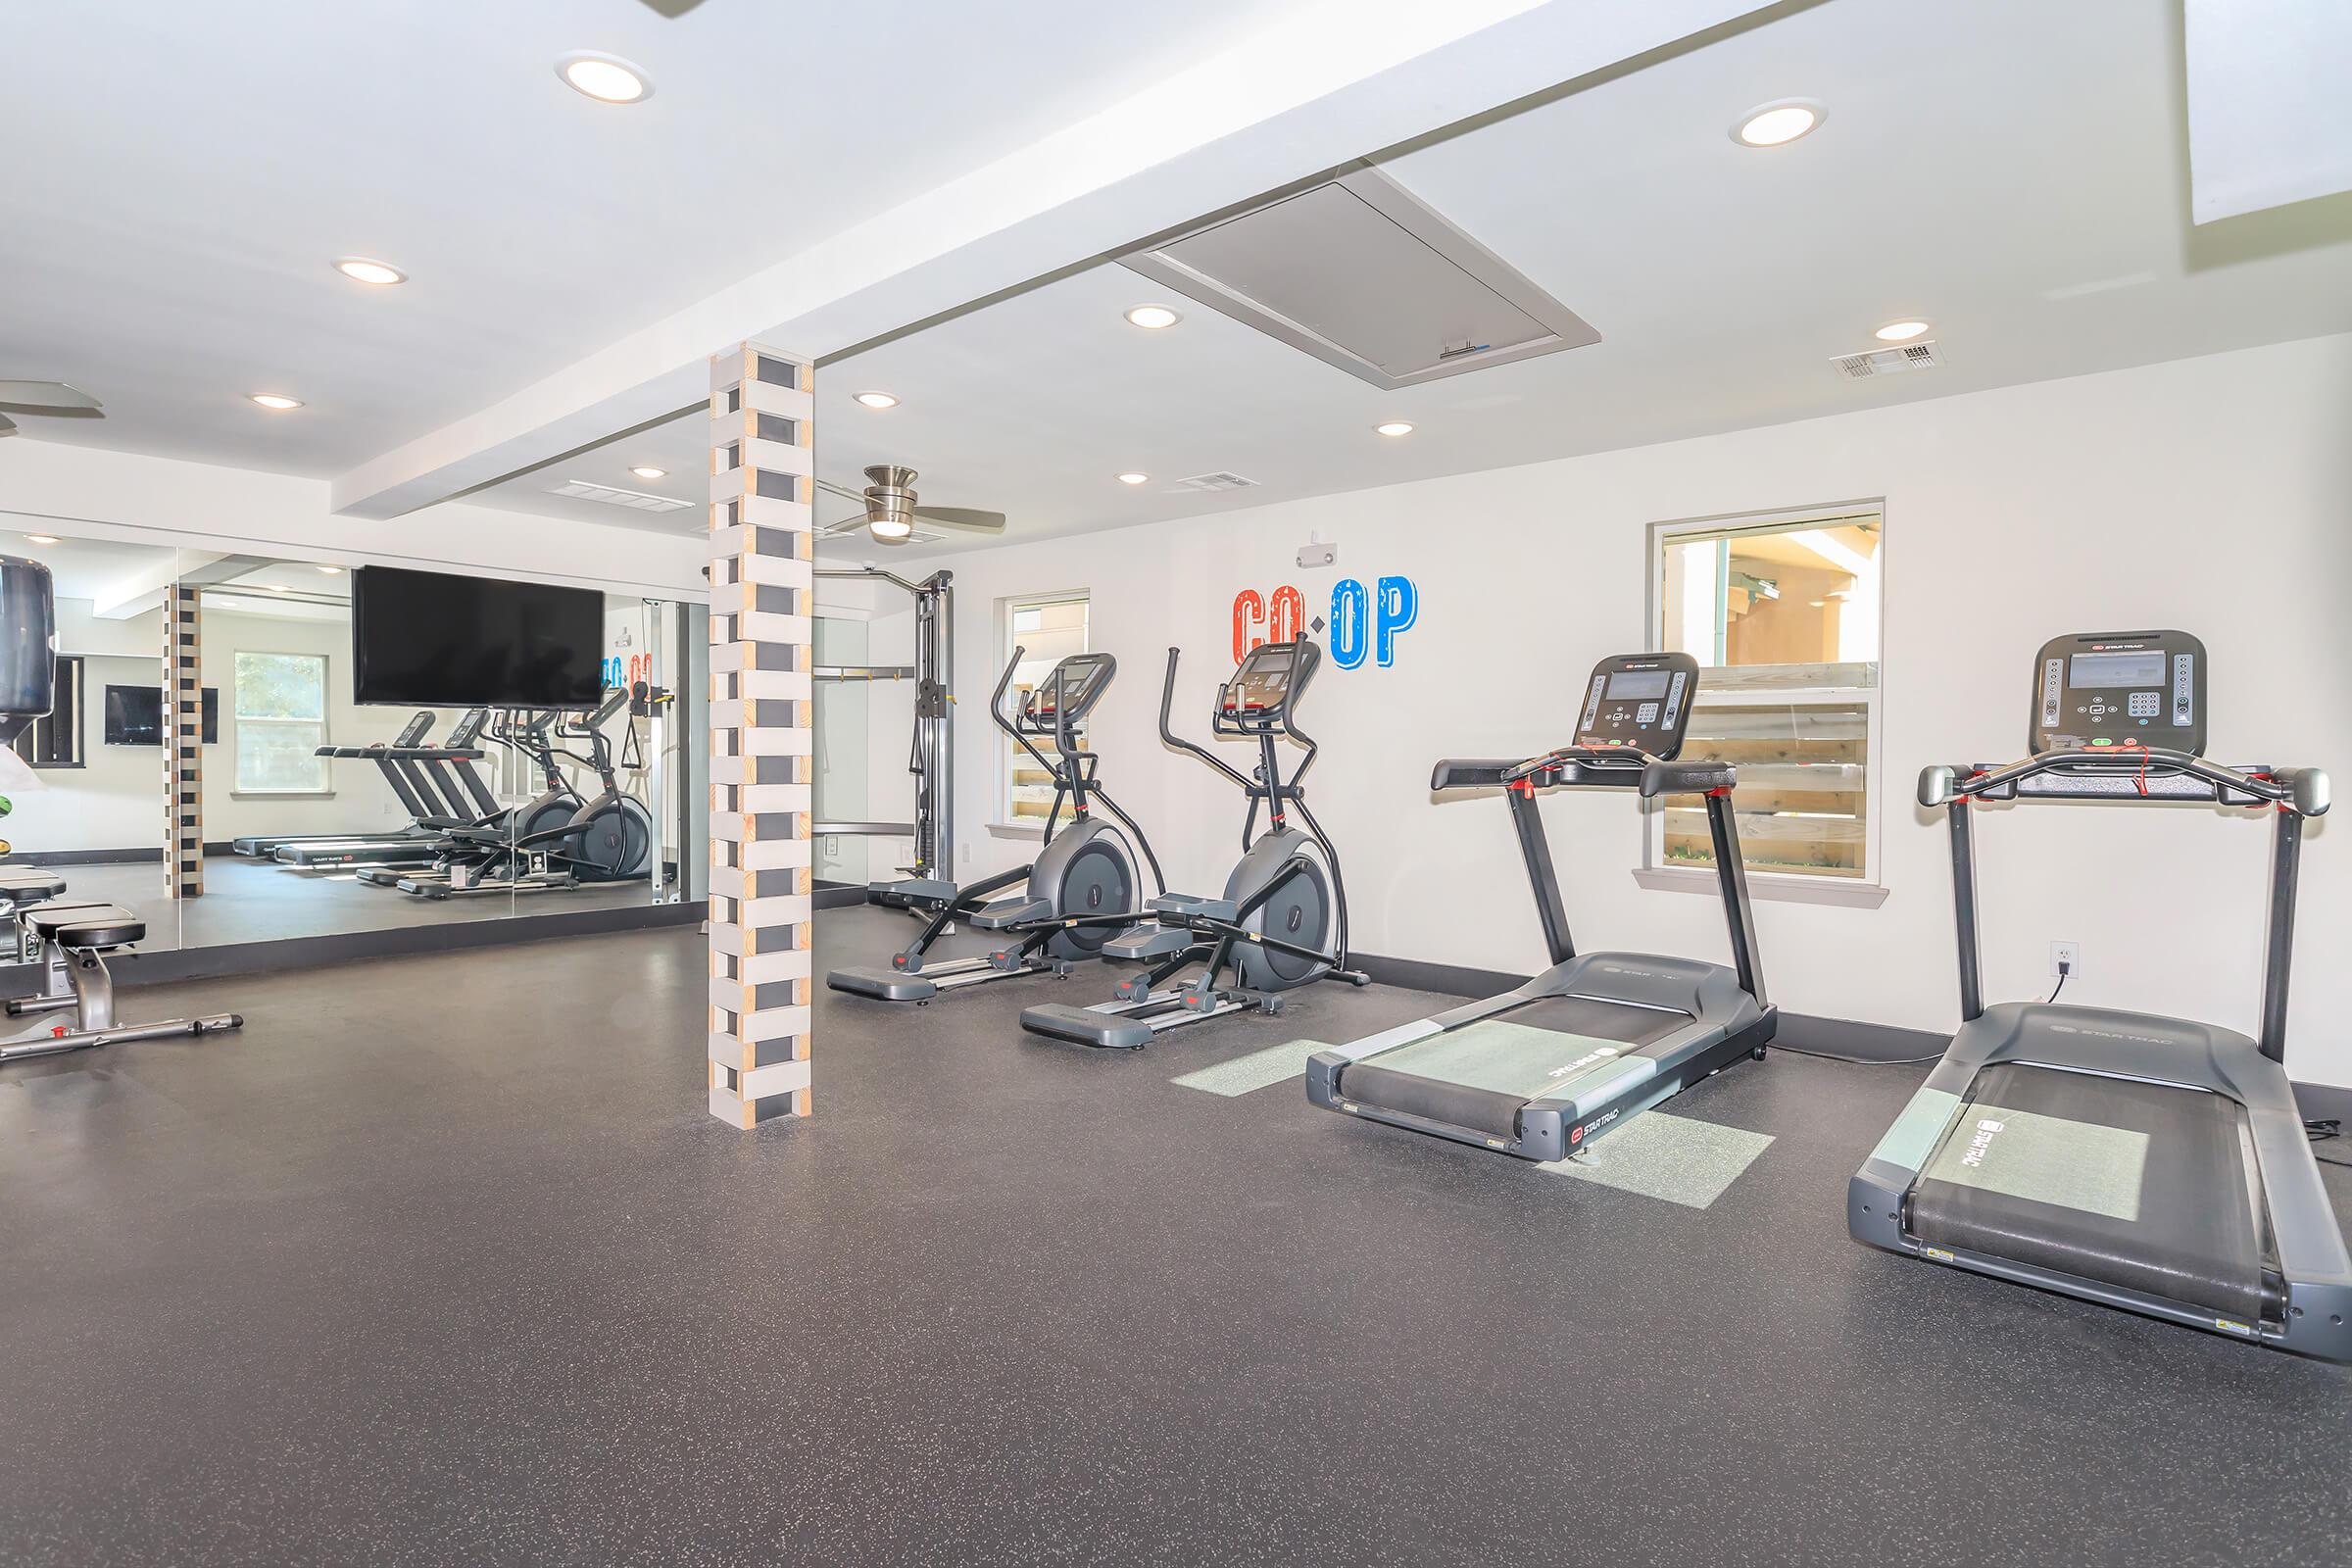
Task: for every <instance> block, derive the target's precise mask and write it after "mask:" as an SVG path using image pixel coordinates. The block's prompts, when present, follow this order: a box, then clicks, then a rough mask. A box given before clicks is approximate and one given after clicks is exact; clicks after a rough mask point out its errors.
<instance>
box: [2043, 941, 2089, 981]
mask: <svg viewBox="0 0 2352 1568" xmlns="http://www.w3.org/2000/svg"><path fill="white" fill-rule="evenodd" d="M2062 964H2063V965H2064V966H2065V967H2064V968H2063V969H2061V968H2060V965H2062ZM2062 976H2063V977H2065V978H2068V979H2074V980H2080V979H2082V943H2080V942H2053V943H2051V944H2050V978H2051V979H2053V980H2056V979H2059V978H2061V977H2062Z"/></svg>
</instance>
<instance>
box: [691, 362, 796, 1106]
mask: <svg viewBox="0 0 2352 1568" xmlns="http://www.w3.org/2000/svg"><path fill="white" fill-rule="evenodd" d="M811 390H812V378H811V372H810V368H809V364H808V362H807V361H806V360H803V359H800V358H797V357H795V356H792V355H788V354H779V353H777V352H776V351H775V350H773V349H767V348H762V347H760V345H759V344H756V343H745V344H743V345H741V346H739V347H737V348H735V349H732V350H730V351H729V352H727V353H725V354H721V355H718V356H716V357H714V358H713V359H712V360H711V1035H710V1039H711V1114H712V1115H713V1116H717V1117H719V1118H720V1119H721V1120H724V1121H727V1122H731V1123H733V1124H734V1125H736V1126H738V1127H755V1126H758V1125H759V1124H760V1123H761V1122H763V1121H766V1120H769V1119H770V1118H772V1117H776V1116H787V1115H789V1116H806V1115H808V1114H809V1112H810V1110H811V1109H812V1108H813V1105H812V1101H811V1098H810V1095H811V1091H810V1063H809V985H810V978H811V977H810V970H809V960H810V950H811V948H812V947H813V946H814V943H815V927H814V925H813V924H812V923H811V916H812V914H813V912H814V909H813V903H814V901H813V898H812V891H813V890H812V888H811V885H810V878H811V875H812V870H811V860H810V855H809V817H810V814H811V812H812V811H813V810H814V809H815V784H814V779H815V746H814V736H815V731H814V729H813V727H812V726H813V722H814V718H815V712H814V703H813V698H814V686H813V682H812V680H811V678H810V675H809V669H810V666H811V664H812V663H813V662H814V657H813V656H814V650H813V648H812V646H811V634H812V631H813V628H814V625H815V621H814V618H813V615H812V613H811V612H812V609H813V604H812V596H813V592H814V589H815V564H814V562H813V561H812V559H811V552H812V548H813V534H812V525H813V520H814V519H813V515H812V508H811V506H810V501H811V496H810V491H811V489H812V487H813V484H814V474H815V469H814V465H813V463H812V462H811V446H810V432H809V415H810V413H811V412H812V408H813V400H812V398H811V396H810V392H811Z"/></svg>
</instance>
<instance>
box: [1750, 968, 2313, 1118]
mask: <svg viewBox="0 0 2352 1568" xmlns="http://www.w3.org/2000/svg"><path fill="white" fill-rule="evenodd" d="M2074 972H2075V966H2074V964H2072V963H2071V962H2069V961H2068V960H2066V959H2064V958H2061V959H2059V960H2058V983H2057V984H2056V985H2054V986H2052V987H2050V994H2049V996H2048V997H2046V998H2044V999H2043V1000H2044V1002H2045V1003H2048V1002H2056V1001H2057V1000H2058V993H2059V992H2061V991H2064V990H2065V989H2066V982H2067V981H2068V979H2069V978H2071V977H2072V976H2073V974H2074ZM1772 1049H1773V1050H1775V1051H1786V1052H1787V1053H1789V1054H1790V1055H1792V1056H1812V1057H1814V1058H1816V1059H1817V1060H1821V1061H1842V1062H1845V1063H1847V1064H1848V1065H1850V1066H1855V1067H1916V1066H1918V1065H1919V1064H1920V1063H1921V1062H1923V1061H1941V1060H1942V1059H1943V1053H1942V1052H1940V1051H1939V1052H1937V1053H1936V1054H1935V1055H1933V1056H1846V1055H1840V1054H1838V1053H1837V1052H1835V1051H1807V1050H1806V1049H1805V1048H1804V1047H1802V1046H1784V1045H1782V1044H1781V1043H1780V1042H1779V1041H1777V1040H1776V1041H1774V1042H1773V1043H1772ZM2326 1136H2328V1137H2332V1136H2334V1135H2333V1134H2327V1135H2326ZM2327 1163H2329V1164H2330V1165H2341V1164H2348V1163H2352V1161H2346V1160H2335V1159H2331V1160H2329V1161H2328V1162H2327Z"/></svg>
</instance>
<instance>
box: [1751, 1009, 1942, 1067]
mask: <svg viewBox="0 0 2352 1568" xmlns="http://www.w3.org/2000/svg"><path fill="white" fill-rule="evenodd" d="M1772 1043H1773V1044H1774V1045H1776V1046H1786V1047H1788V1048H1789V1049H1790V1050H1792V1051H1818V1052H1820V1053H1821V1054H1823V1055H1827V1056H1852V1057H1853V1058H1854V1059H1856V1060H1857V1061H1921V1062H1926V1061H1933V1060H1935V1059H1936V1057H1937V1056H1940V1055H1942V1054H1943V1050H1944V1047H1946V1046H1948V1045H1950V1044H1951V1043H1952V1037H1951V1036H1950V1035H1939V1034H1937V1033H1936V1031H1935V1030H1933V1029H1905V1028H1903V1027H1901V1026H1900V1025H1897V1024H1891V1023H1861V1022H1858V1021H1856V1020H1855V1019H1852V1018H1823V1017H1818V1016H1816V1015H1815V1014H1813V1013H1809V1012H1784V1013H1782V1014H1781V1027H1780V1029H1779V1031H1778V1032H1777V1033H1776V1034H1775V1035H1774V1036H1773V1040H1772Z"/></svg>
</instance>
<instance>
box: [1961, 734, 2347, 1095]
mask: <svg viewBox="0 0 2352 1568" xmlns="http://www.w3.org/2000/svg"><path fill="white" fill-rule="evenodd" d="M2051 774H2057V775H2061V776H2065V777H2072V778H2084V779H2105V780H2127V781H2131V782H2134V783H2136V784H2137V785H2138V788H2137V789H2136V790H2135V791H2133V792H2132V793H2131V794H2125V793H2122V792H2121V791H2114V792H2110V793H2107V794H2104V795H2102V796H2100V797H2099V798H2100V799H2102V800H2107V801H2114V802H2131V801H2135V800H2142V799H2145V800H2151V801H2166V800H2171V801H2182V800H2188V801H2212V802H2215V803H2217V804H2220V805H2223V806H2252V807H2255V808H2258V809H2259V808H2260V807H2261V806H2263V805H2265V804H2268V805H2271V806H2275V807H2277V808H2278V812H2277V814H2276V816H2275V817H2274V818H2273V820H2274V823H2275V828H2274V831H2273V834H2272V847H2271V892H2270V901H2269V903H2270V907H2269V910H2268V915H2267V918H2266V921H2265V925H2266V928H2267V929H2266V932H2265V938H2264V955H2263V971H2262V1030H2261V1034H2260V1035H2259V1036H2258V1038H2257V1044H2258V1045H2259V1046H2260V1048H2261V1051H2262V1054H2264V1055H2266V1056H2268V1057H2270V1058H2271V1060H2273V1061H2276V1062H2278V1063H2281V1064H2283V1063H2284V1062H2285V1060H2286V1003H2287V989H2288V986H2289V983H2290V981H2291V978H2292V973H2293V966H2294V941H2295V885H2296V880H2297V875H2298V867H2299V865H2300V861H2301V855H2302V846H2303V820H2304V818H2306V817H2312V816H2322V815H2325V814H2326V813H2327V806H2328V799H2327V772H2326V771H2325V770H2324V769H2321V768H2317V767H2271V768H2259V767H2258V768H2250V769H2245V770H2240V769H2237V768H2232V767H2226V766H2224V765H2223V764H2221V763H2219V762H2214V761H2209V760H2206V759H2205V758H2202V757H2199V756H2197V755H2196V754H2195V753H2193V752H2183V751H2178V750H2175V749H2173V748H2170V747H2160V746H2152V747H2133V748H2131V750H2130V751H2127V752H2121V753H2118V752H2114V751H2111V750H2109V749H2107V748H2105V747H2100V748H2097V749H2092V748H2089V747H2078V748H2069V749H2067V750H2065V751H2055V752H2044V753H2042V754H2041V755H2040V756H2038V757H2031V758H2028V759H2026V760H2024V761H2022V762H2012V763H2010V764H2008V765H2007V766H2002V767H1962V766H1955V765H1953V764H1951V763H1948V762H1939V763H1936V764H1935V765H1933V766H1930V767H1927V768H1924V769H1922V770H1921V772H1920V775H1919V802H1920V804H1921V805H1922V806H1927V807H1941V808H1943V812H1944V820H1945V822H1946V823H1947V824H1948V826H1949V828H1950V832H1951V858H1952V913H1953V935H1954V937H1955V939H1956V941H1957V945H1958V949H1959V959H1960V1016H1961V1019H1962V1021H1963V1022H1967V1023H1973V1022H1975V1021H1976V1020H1977V1019H1978V1018H1979V1017H1981V1016H1983V1015H1984V1012H1985V990H1984V960H1983V956H1982V954H1981V951H1980V947H1979V943H1978V936H1977V868H1976V833H1975V829H1974V828H1973V826H1972V825H1971V823H1970V821H1969V818H1970V817H1971V816H1972V815H1973V814H1974V813H1972V812H1971V811H1969V809H1968V803H1969V802H1970V801H1971V800H1998V801H2010V800H2028V799H2032V798H2033V797H2034V792H2033V791H2029V790H2024V789H2021V788H2020V786H2021V785H2023V784H2025V783H2026V782H2028V781H2030V780H2032V779H2034V778H2037V777H2043V776H2046V775H2051ZM2182 779H2194V780H2196V781H2197V782H2198V783H2199V784H2201V785H2204V786H2206V787H2205V788H2203V789H2199V790H2196V791H2195V792H2193V793H2183V792H2181V791H2180V790H2179V789H2165V788H2159V789H2155V790H2151V789H2149V788H2148V782H2149V781H2150V780H2155V781H2158V783H2159V784H2160V785H2161V784H2162V783H2164V782H2165V781H2172V780H2182ZM2055 793H2056V792H2052V794H2055Z"/></svg>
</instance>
